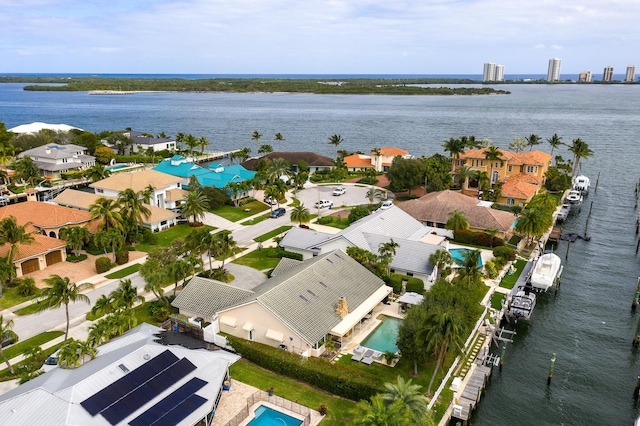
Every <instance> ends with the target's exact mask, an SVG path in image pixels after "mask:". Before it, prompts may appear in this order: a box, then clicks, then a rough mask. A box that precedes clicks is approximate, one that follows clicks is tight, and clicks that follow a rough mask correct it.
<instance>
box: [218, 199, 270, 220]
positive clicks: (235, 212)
mask: <svg viewBox="0 0 640 426" xmlns="http://www.w3.org/2000/svg"><path fill="white" fill-rule="evenodd" d="M245 210H247V211H245ZM265 210H269V206H267V205H266V204H264V203H261V202H260V201H252V202H250V203H247V204H245V205H243V206H240V207H234V206H220V207H216V208H215V209H214V210H211V213H213V214H217V215H218V216H222V217H223V218H225V219H227V220H230V221H231V222H237V221H239V220H242V219H246V218H248V217H250V216H253V215H255V214H258V213H260V212H263V211H265Z"/></svg>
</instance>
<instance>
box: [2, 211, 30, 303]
mask: <svg viewBox="0 0 640 426" xmlns="http://www.w3.org/2000/svg"><path fill="white" fill-rule="evenodd" d="M30 225H31V223H30V222H29V223H26V224H24V225H22V226H20V225H18V222H17V220H16V218H15V217H14V216H9V217H5V218H4V219H2V220H0V245H2V244H9V251H8V252H7V258H6V263H7V265H9V266H10V268H7V269H8V270H9V280H12V279H13V277H14V276H15V273H16V271H15V268H14V267H13V259H14V258H15V256H16V254H18V252H19V251H20V248H19V247H18V245H30V244H33V243H34V241H35V240H34V238H33V232H28V231H27V227H28V226H30ZM1 296H2V286H1V285H0V297H1Z"/></svg>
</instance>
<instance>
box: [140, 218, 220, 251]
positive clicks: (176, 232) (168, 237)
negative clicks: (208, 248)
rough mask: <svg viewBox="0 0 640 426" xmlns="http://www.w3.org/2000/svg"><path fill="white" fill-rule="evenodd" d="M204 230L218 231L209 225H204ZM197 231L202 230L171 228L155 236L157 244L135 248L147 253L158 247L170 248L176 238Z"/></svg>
mask: <svg viewBox="0 0 640 426" xmlns="http://www.w3.org/2000/svg"><path fill="white" fill-rule="evenodd" d="M204 228H205V229H207V230H209V231H213V230H214V229H216V228H214V227H213V226H208V225H204ZM196 229H200V228H193V227H191V226H189V225H186V224H185V225H176V226H174V227H173V228H169V229H167V230H166V231H162V232H158V233H157V234H155V236H156V238H157V239H156V244H146V243H141V244H138V245H137V246H135V248H136V250H138V251H145V252H147V253H148V252H150V251H151V250H153V249H154V248H156V247H168V246H170V245H171V243H172V242H173V240H175V239H176V238H178V237H186V236H187V235H189V234H190V233H192V232H193V231H194V230H196Z"/></svg>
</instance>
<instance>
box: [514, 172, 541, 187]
mask: <svg viewBox="0 0 640 426" xmlns="http://www.w3.org/2000/svg"><path fill="white" fill-rule="evenodd" d="M511 180H512V181H514V182H528V183H532V184H534V185H539V184H541V183H542V178H541V177H539V176H536V175H530V174H528V173H518V174H517V175H512V176H509V178H508V179H507V181H511Z"/></svg>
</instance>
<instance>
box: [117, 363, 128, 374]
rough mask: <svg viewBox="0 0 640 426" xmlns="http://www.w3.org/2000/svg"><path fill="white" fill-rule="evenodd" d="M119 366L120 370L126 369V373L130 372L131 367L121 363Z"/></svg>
mask: <svg viewBox="0 0 640 426" xmlns="http://www.w3.org/2000/svg"><path fill="white" fill-rule="evenodd" d="M118 367H119V368H120V370H122V371H124V372H125V373H128V372H129V369H128V368H127V366H126V365H124V364H120V365H118Z"/></svg>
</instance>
